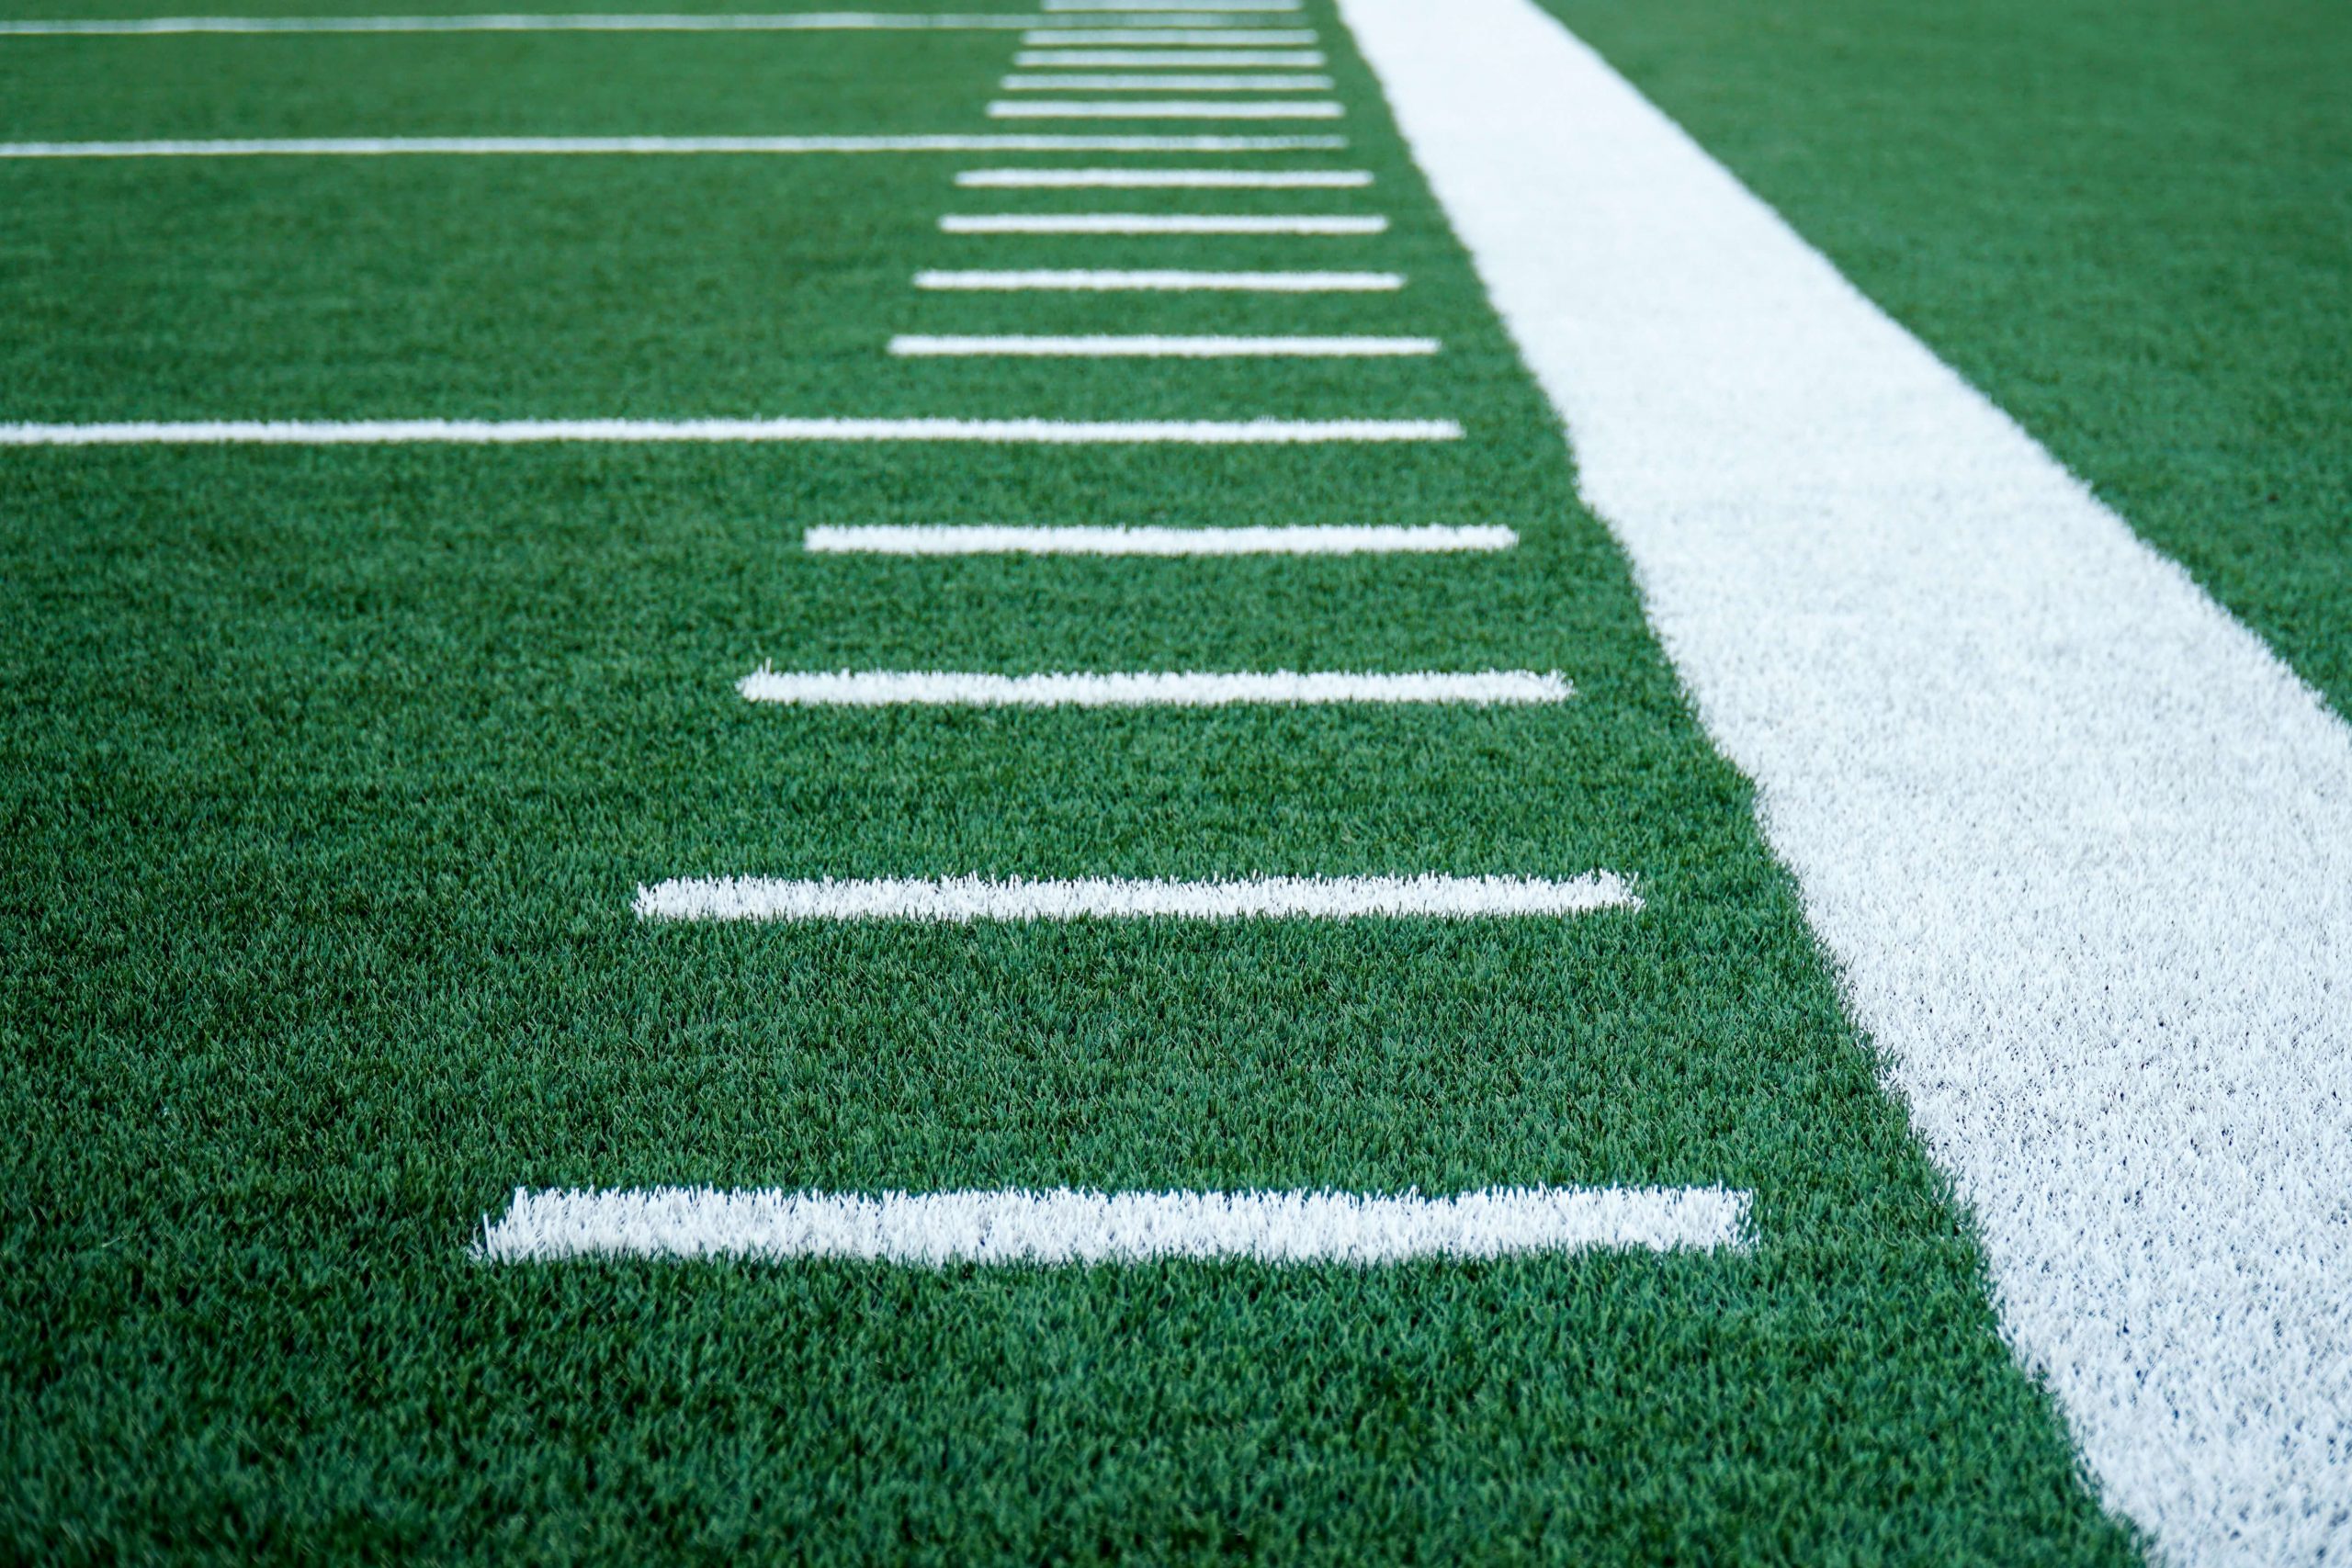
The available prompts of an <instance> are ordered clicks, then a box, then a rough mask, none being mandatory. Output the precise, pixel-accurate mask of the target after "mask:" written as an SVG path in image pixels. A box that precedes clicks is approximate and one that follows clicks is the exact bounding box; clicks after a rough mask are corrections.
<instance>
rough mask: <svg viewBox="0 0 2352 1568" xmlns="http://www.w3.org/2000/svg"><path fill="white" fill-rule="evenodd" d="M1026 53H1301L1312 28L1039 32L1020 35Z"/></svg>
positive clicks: (1312, 40)
mask: <svg viewBox="0 0 2352 1568" xmlns="http://www.w3.org/2000/svg"><path fill="white" fill-rule="evenodd" d="M1021 42H1022V44H1023V46H1024V47H1025V48H1029V49H1100V48H1108V49H1118V48H1131V47H1134V46H1136V45H1139V44H1148V45H1151V46H1152V47H1153V48H1156V49H1193V48H1200V49H1302V48H1311V47H1313V45H1314V43H1315V30H1314V29H1313V28H1269V29H1265V30H1262V31H1244V30H1243V29H1241V28H1037V29H1036V30H1035V31H1032V32H1026V33H1023V34H1022V35H1021Z"/></svg>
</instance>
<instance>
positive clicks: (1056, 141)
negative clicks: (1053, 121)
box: [0, 132, 1348, 158]
mask: <svg viewBox="0 0 2352 1568" xmlns="http://www.w3.org/2000/svg"><path fill="white" fill-rule="evenodd" d="M1347 144H1348V143H1347V139H1346V138H1345V137H1342V136H1052V135H1023V134H1020V133H1017V132H1004V133H999V134H995V135H978V136H330V137H281V138H246V139H243V140H235V141H0V158H254V157H343V158H351V157H362V158H366V157H415V156H435V157H438V156H460V157H512V156H517V155H535V154H536V155H543V156H608V155H616V154H618V155H628V154H642V155H653V156H662V157H671V156H676V155H680V154H693V153H755V154H789V153H818V152H842V153H856V152H1337V151H1339V150H1340V149H1341V148H1344V147H1345V146H1347Z"/></svg>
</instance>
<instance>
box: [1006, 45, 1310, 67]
mask: <svg viewBox="0 0 2352 1568" xmlns="http://www.w3.org/2000/svg"><path fill="white" fill-rule="evenodd" d="M1012 63H1013V64H1015V65H1017V66H1021V67H1023V68H1024V69H1040V70H1051V69H1057V68H1067V67H1069V66H1073V65H1126V66H1152V67H1156V68H1158V69H1161V70H1183V71H1205V70H1213V69H1214V70H1230V69H1231V68H1233V67H1235V66H1239V65H1260V66H1278V67H1283V68H1285V69H1296V70H1300V71H1312V70H1314V69H1315V68H1317V66H1320V65H1323V64H1325V63H1326V61H1325V60H1324V57H1323V54H1322V51H1319V50H1313V49H1194V50H1182V49H1168V50H1161V49H1024V50H1023V51H1020V52H1019V53H1018V54H1015V55H1014V56H1013V57H1012Z"/></svg>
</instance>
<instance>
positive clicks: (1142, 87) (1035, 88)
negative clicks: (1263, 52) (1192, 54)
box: [997, 71, 1332, 93]
mask: <svg viewBox="0 0 2352 1568" xmlns="http://www.w3.org/2000/svg"><path fill="white" fill-rule="evenodd" d="M1331 86H1332V83H1331V78H1330V77H1329V76H1317V75H1313V74H1299V73H1272V74H1268V75H1264V76H1204V75H1199V74H1196V73H1184V72H1165V71H1161V72H1153V73H1149V74H1148V75H1141V76H1136V75H1107V74H1100V73H1084V72H1068V71H1063V72H1053V73H1046V74H1043V75H1030V74H1023V73H1014V74H1012V75H1010V76H1007V77H1004V78H1003V79H1002V80H1001V81H999V82H998V83H997V87H998V89H999V90H1000V91H1001V92H1007V93H1167V92H1179V93H1328V92H1329V91H1330V90H1331Z"/></svg>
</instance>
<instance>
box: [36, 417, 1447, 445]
mask: <svg viewBox="0 0 2352 1568" xmlns="http://www.w3.org/2000/svg"><path fill="white" fill-rule="evenodd" d="M1461 437H1462V427H1461V426H1460V425H1459V424H1456V423H1454V422H1453V421H1452V420H1430V419H1335V420H1305V419H1249V420H1205V419H1204V420H1060V419H680V420H662V419H503V420H500V419H475V420H469V419H379V420H365V419H362V420H233V419H230V420H187V421H177V422H174V421H129V422H124V423H109V424H0V446H220V445H235V446H412V445H428V446H514V445H517V444H520V443H526V442H540V441H645V442H766V441H971V442H982V443H988V442H997V443H1007V444H1011V445H1015V446H1098V445H1107V446H1125V445H1170V446H1293V445H1302V444H1307V443H1314V442H1325V441H1340V442H1358V441H1364V442H1389V441H1458V440H1460V439H1461Z"/></svg>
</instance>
